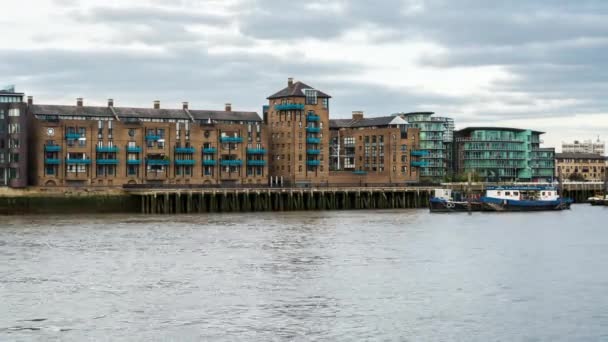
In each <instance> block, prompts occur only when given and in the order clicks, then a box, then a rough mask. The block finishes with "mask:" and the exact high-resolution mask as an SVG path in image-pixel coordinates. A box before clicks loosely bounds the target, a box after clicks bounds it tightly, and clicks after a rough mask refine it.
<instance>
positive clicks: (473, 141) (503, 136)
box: [455, 127, 555, 182]
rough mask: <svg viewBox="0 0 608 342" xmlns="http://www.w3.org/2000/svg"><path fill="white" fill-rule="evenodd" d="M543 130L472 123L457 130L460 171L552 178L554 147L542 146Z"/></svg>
mask: <svg viewBox="0 0 608 342" xmlns="http://www.w3.org/2000/svg"><path fill="white" fill-rule="evenodd" d="M542 134H543V132H538V131H532V130H525V129H517V128H502V127H469V128H465V129H463V130H460V131H457V132H456V133H455V157H456V158H455V159H456V163H455V165H456V172H457V173H458V174H466V173H469V172H470V173H472V174H473V175H475V176H476V178H481V179H482V180H483V181H488V182H500V181H547V180H548V181H552V180H553V179H554V176H555V175H554V172H555V171H554V170H555V164H554V156H555V150H554V149H552V148H541V147H540V144H541V140H540V135H542Z"/></svg>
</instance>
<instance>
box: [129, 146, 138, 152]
mask: <svg viewBox="0 0 608 342" xmlns="http://www.w3.org/2000/svg"><path fill="white" fill-rule="evenodd" d="M127 152H129V153H141V147H138V146H127Z"/></svg>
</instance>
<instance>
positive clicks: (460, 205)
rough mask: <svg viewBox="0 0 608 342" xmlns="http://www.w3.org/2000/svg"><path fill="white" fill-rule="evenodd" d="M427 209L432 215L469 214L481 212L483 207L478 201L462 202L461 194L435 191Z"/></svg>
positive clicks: (442, 190) (443, 190)
mask: <svg viewBox="0 0 608 342" xmlns="http://www.w3.org/2000/svg"><path fill="white" fill-rule="evenodd" d="M429 209H430V211H431V212H432V213H442V212H443V213H452V212H470V211H482V210H483V205H482V204H481V202H479V201H478V200H474V201H470V200H464V198H463V196H462V195H461V194H459V193H457V192H452V190H450V189H435V191H434V194H433V197H431V199H430V200H429Z"/></svg>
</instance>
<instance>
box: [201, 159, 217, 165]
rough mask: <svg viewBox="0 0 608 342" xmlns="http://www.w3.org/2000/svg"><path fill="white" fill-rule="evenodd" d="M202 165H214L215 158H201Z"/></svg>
mask: <svg viewBox="0 0 608 342" xmlns="http://www.w3.org/2000/svg"><path fill="white" fill-rule="evenodd" d="M203 165H204V166H215V160H213V159H205V160H203Z"/></svg>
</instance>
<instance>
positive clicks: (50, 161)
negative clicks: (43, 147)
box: [44, 158, 61, 165]
mask: <svg viewBox="0 0 608 342" xmlns="http://www.w3.org/2000/svg"><path fill="white" fill-rule="evenodd" d="M44 163H45V164H47V165H59V164H60V163H61V161H60V160H59V159H56V158H46V159H45V160H44Z"/></svg>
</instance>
